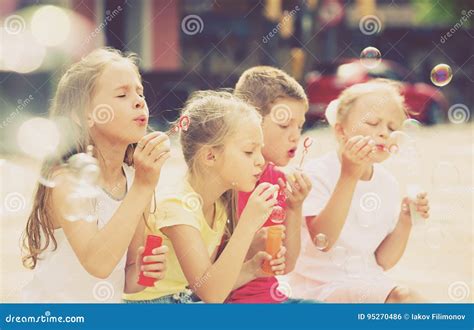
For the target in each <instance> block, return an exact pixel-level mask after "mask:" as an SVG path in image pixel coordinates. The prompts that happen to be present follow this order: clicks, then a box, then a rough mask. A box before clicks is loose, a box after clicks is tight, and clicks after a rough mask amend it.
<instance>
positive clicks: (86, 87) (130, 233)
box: [22, 49, 169, 302]
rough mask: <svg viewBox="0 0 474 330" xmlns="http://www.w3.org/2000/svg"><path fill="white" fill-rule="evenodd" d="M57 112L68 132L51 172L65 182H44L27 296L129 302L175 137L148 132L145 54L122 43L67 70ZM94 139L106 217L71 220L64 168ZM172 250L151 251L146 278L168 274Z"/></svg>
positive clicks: (27, 237)
mask: <svg viewBox="0 0 474 330" xmlns="http://www.w3.org/2000/svg"><path fill="white" fill-rule="evenodd" d="M104 111H105V112H108V113H106V115H107V116H106V117H104V113H103V112H104ZM50 114H51V118H52V119H53V120H57V121H58V122H60V123H61V125H62V127H61V128H62V130H63V131H64V132H67V134H68V135H67V139H66V138H64V139H63V141H62V142H63V145H62V146H61V148H60V152H59V155H58V156H57V157H56V158H54V159H49V160H48V161H47V162H45V164H44V166H43V169H42V176H43V177H47V178H48V179H49V180H54V182H55V183H56V185H55V187H54V188H52V187H46V186H44V185H38V187H37V190H36V194H35V197H34V204H33V209H32V211H31V214H30V216H29V218H28V222H27V225H26V229H25V233H24V250H25V251H24V253H25V254H24V258H23V262H24V264H25V266H27V267H28V268H30V269H34V276H33V279H32V281H31V282H30V283H29V284H28V285H27V286H26V287H25V288H24V289H23V292H22V296H23V300H24V301H28V302H120V301H121V296H122V293H123V291H124V290H125V292H134V291H138V290H140V289H143V287H141V286H139V285H137V284H136V282H137V278H138V271H139V267H140V266H141V264H142V261H143V260H142V258H141V256H140V255H141V253H142V251H143V250H142V248H140V246H141V245H142V244H143V241H144V238H143V232H144V223H145V222H144V218H145V216H148V213H149V210H150V202H151V200H152V198H153V194H154V190H155V187H156V185H157V183H158V179H159V176H160V170H161V167H162V165H163V163H164V162H165V161H166V160H167V159H168V158H169V143H167V141H168V138H167V136H166V135H165V134H163V133H160V132H155V133H151V134H146V130H147V123H148V107H147V104H146V102H145V99H144V96H143V86H142V83H141V77H140V74H139V71H138V67H137V58H136V57H135V56H134V55H127V56H125V55H123V54H122V53H121V52H119V51H117V50H114V49H98V50H95V51H93V52H92V53H90V54H89V55H88V56H86V57H85V58H83V59H82V60H81V61H79V62H78V63H76V64H74V65H72V66H71V67H70V68H69V70H68V71H67V72H66V73H65V74H64V75H63V77H62V78H61V80H60V81H59V85H58V88H57V91H56V94H55V96H54V99H53V101H52V106H51V111H50ZM68 141H69V142H70V143H67V142H68ZM137 142H138V146H137V147H135V145H136V143H137ZM88 145H92V146H93V147H94V156H95V157H96V158H97V159H98V164H99V167H100V170H101V175H100V177H99V180H98V185H99V186H100V189H99V192H98V196H97V200H96V202H97V205H98V209H97V217H96V218H95V219H93V221H86V220H90V219H84V218H80V219H76V220H77V221H69V220H66V219H67V218H68V215H69V214H70V212H71V207H73V206H74V205H71V203H72V201H71V200H70V199H69V196H71V194H72V193H73V192H74V191H75V189H76V188H77V185H76V184H75V181H74V178H73V177H72V176H71V175H70V173H69V172H68V171H67V170H64V169H61V168H60V165H61V164H63V163H64V162H65V161H66V160H67V159H68V157H69V156H71V155H73V154H76V153H81V152H86V148H87V146H88ZM68 219H69V218H68ZM166 250H167V248H166V247H163V248H161V249H157V250H156V251H154V255H153V256H150V257H147V258H148V259H146V260H145V261H149V262H152V264H150V265H146V266H143V267H144V270H145V271H147V275H149V276H152V277H154V278H157V279H159V278H161V277H163V272H162V270H163V269H164V261H165V259H164V258H165V256H164V253H165V252H166ZM104 292H106V294H105V295H104Z"/></svg>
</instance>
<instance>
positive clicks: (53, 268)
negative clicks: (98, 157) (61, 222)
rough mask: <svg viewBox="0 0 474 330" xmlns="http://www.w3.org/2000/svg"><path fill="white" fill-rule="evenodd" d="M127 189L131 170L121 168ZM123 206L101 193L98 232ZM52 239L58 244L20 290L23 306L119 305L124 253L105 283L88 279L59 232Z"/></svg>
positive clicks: (39, 262)
mask: <svg viewBox="0 0 474 330" xmlns="http://www.w3.org/2000/svg"><path fill="white" fill-rule="evenodd" d="M123 168H124V172H125V176H126V178H127V187H128V188H130V187H131V185H132V183H133V177H134V169H133V168H132V167H129V166H127V165H125V164H124V166H123ZM121 203H122V202H121V201H117V200H114V199H112V198H111V197H110V196H108V195H107V194H106V193H105V192H104V191H102V190H100V192H99V195H98V197H97V212H98V220H97V225H98V228H99V229H101V228H103V227H104V226H105V225H106V224H107V223H108V222H109V220H110V219H111V218H112V216H113V215H114V213H115V212H116V211H117V209H118V207H119V206H120V204H121ZM54 236H55V238H56V241H57V243H58V246H57V249H56V250H54V251H53V244H52V243H51V244H50V246H49V247H48V250H47V251H45V253H43V254H42V255H41V256H40V259H39V260H38V263H37V265H36V268H35V269H34V275H33V279H32V280H31V282H29V283H28V284H27V285H26V286H25V287H24V288H23V290H22V294H21V296H22V300H23V301H24V302H42V303H48V302H52V303H55V302H63V303H76V302H77V303H103V302H105V303H119V302H121V299H122V293H123V289H124V284H125V263H126V253H125V254H124V255H123V256H122V258H121V260H120V262H119V263H118V264H117V266H116V267H115V269H114V270H113V271H112V273H111V274H110V276H109V277H108V278H106V279H99V278H96V277H94V276H92V275H90V274H89V273H88V272H87V271H86V270H85V269H84V268H83V267H82V265H81V264H80V262H79V259H78V258H77V256H76V255H75V253H74V251H73V249H72V247H71V245H70V244H69V242H68V241H67V238H66V236H65V234H64V231H63V230H62V229H56V230H55V231H54Z"/></svg>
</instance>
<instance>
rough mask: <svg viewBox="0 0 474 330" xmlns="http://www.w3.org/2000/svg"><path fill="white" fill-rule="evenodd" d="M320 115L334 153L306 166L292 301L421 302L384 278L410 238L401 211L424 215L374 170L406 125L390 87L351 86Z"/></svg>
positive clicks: (420, 205) (420, 199)
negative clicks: (307, 183)
mask: <svg viewBox="0 0 474 330" xmlns="http://www.w3.org/2000/svg"><path fill="white" fill-rule="evenodd" d="M326 116H327V118H328V121H329V122H330V124H331V125H332V126H333V127H334V131H335V134H336V138H337V140H338V143H339V148H338V150H334V151H333V152H330V153H329V154H327V155H324V156H322V157H320V158H318V159H315V160H313V161H311V162H308V164H307V166H306V170H307V173H308V174H309V176H310V178H311V180H312V182H313V189H312V191H311V192H310V195H309V197H308V199H307V200H306V202H305V203H304V207H303V214H304V216H305V217H306V227H307V231H306V230H304V231H306V233H303V234H302V235H303V236H302V239H303V240H304V243H303V246H304V247H303V253H302V255H301V257H300V259H299V260H298V263H297V266H296V269H295V272H294V273H293V274H291V275H290V279H291V281H290V285H292V289H293V293H294V295H296V296H301V297H308V298H309V297H311V298H313V299H318V300H322V301H328V302H377V303H383V302H418V301H421V300H422V298H421V297H420V296H419V295H418V294H417V293H416V292H414V291H413V290H412V289H408V288H404V287H402V286H400V285H398V284H397V283H396V282H395V281H393V280H392V279H390V278H389V277H388V276H387V275H386V274H385V271H386V270H388V269H390V268H392V267H393V266H394V265H395V264H396V263H397V262H398V261H399V260H400V258H401V256H402V255H403V252H404V250H405V247H406V244H407V241H408V238H409V235H410V231H411V228H412V220H411V216H412V215H411V214H410V211H409V208H408V204H409V203H414V204H415V207H416V210H417V212H419V213H420V214H421V215H422V217H424V218H428V211H429V206H428V199H427V195H426V193H421V194H419V195H418V196H417V198H416V199H415V200H410V199H408V198H404V199H403V200H402V201H401V200H400V193H399V186H398V183H397V181H396V180H395V178H394V177H393V176H392V175H391V174H390V173H389V172H388V171H387V170H386V169H384V168H383V167H382V166H381V165H380V163H382V162H383V161H385V160H386V159H387V158H388V157H389V156H390V153H389V148H390V146H391V145H392V144H395V143H396V141H395V140H394V139H393V135H392V134H391V133H392V132H394V131H397V130H400V129H401V127H402V123H403V121H404V120H405V119H406V114H405V106H404V100H403V97H402V96H401V94H400V92H399V89H398V86H397V85H395V84H394V83H392V82H390V81H387V80H373V81H371V82H368V83H365V84H358V85H354V86H351V87H349V88H347V89H346V90H345V91H343V92H342V93H341V95H340V96H339V98H338V100H337V101H336V102H334V103H333V104H332V105H331V106H330V107H328V110H327V112H326ZM371 203H374V205H372V204H371ZM308 232H309V237H308ZM308 238H310V239H308Z"/></svg>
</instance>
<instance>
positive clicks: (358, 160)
mask: <svg viewBox="0 0 474 330" xmlns="http://www.w3.org/2000/svg"><path fill="white" fill-rule="evenodd" d="M374 146H375V141H374V140H373V139H372V138H371V137H370V136H365V137H364V136H361V135H357V136H353V137H351V138H350V139H349V140H348V141H346V143H345V145H344V146H343V150H342V161H341V163H342V165H341V168H342V169H341V170H342V171H343V172H344V173H347V174H349V175H351V176H354V177H356V178H357V179H359V178H360V176H361V175H362V174H363V173H364V169H365V167H366V166H367V165H370V163H371V162H372V158H371V154H372V152H373V150H374Z"/></svg>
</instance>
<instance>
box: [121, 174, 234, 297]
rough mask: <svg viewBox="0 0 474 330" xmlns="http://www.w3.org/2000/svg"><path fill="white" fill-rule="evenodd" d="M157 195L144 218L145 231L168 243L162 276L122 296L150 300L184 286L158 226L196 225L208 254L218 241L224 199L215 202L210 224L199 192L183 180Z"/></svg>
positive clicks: (174, 255) (183, 277) (167, 239)
mask: <svg viewBox="0 0 474 330" xmlns="http://www.w3.org/2000/svg"><path fill="white" fill-rule="evenodd" d="M162 196H163V197H160V198H159V199H158V202H157V206H156V212H155V213H154V214H152V215H151V216H150V218H149V219H148V223H149V227H150V229H151V231H150V229H148V228H147V229H146V231H145V234H146V235H148V234H153V235H158V236H161V237H162V238H163V245H166V246H168V248H169V252H168V254H167V270H166V274H165V278H164V279H162V280H159V281H156V282H155V286H154V287H149V288H146V289H145V290H143V291H141V292H137V293H132V294H124V296H123V297H124V299H126V300H152V299H157V298H160V297H163V296H166V295H171V294H175V293H177V292H181V291H183V290H185V289H186V287H187V286H188V281H187V280H186V277H185V276H184V274H183V271H182V269H181V265H180V264H179V261H178V258H177V257H176V253H175V251H174V248H173V244H172V243H171V241H170V240H169V238H168V237H167V236H166V235H165V234H163V233H162V232H161V229H162V228H165V227H170V226H174V225H188V226H191V227H194V228H196V229H197V230H199V232H200V233H201V238H202V240H203V242H204V244H205V246H206V247H207V251H208V253H209V256H212V254H213V253H214V251H215V250H216V248H217V247H218V246H219V245H220V243H221V239H222V236H223V234H224V229H225V224H226V221H227V213H226V209H225V206H224V203H223V202H222V201H221V200H219V201H217V202H216V205H215V208H216V212H215V218H214V221H213V227H212V228H211V227H210V226H209V224H208V223H207V221H206V219H205V218H204V214H203V213H202V207H201V203H200V197H198V196H199V195H198V194H197V193H196V192H195V191H194V190H193V188H192V187H191V185H189V183H188V182H187V180H185V181H184V182H183V183H182V184H180V185H178V186H176V187H175V188H171V190H170V191H169V192H166V193H164V194H163V195H162Z"/></svg>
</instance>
